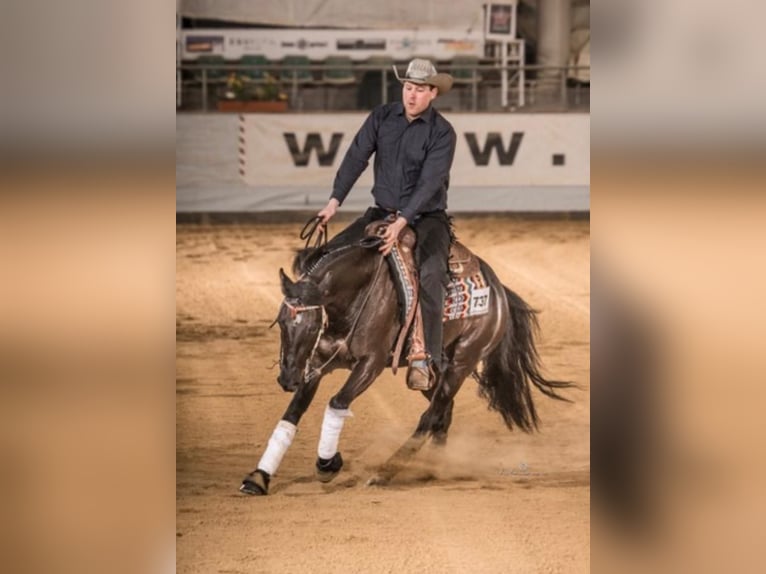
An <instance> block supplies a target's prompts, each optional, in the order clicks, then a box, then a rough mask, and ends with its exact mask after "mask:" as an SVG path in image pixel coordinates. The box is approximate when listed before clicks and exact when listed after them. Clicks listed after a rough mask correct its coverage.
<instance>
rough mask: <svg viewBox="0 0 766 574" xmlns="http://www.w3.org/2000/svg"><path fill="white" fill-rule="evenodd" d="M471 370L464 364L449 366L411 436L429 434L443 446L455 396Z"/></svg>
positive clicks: (450, 420)
mask: <svg viewBox="0 0 766 574" xmlns="http://www.w3.org/2000/svg"><path fill="white" fill-rule="evenodd" d="M472 370H473V366H472V365H470V366H469V365H466V364H465V363H457V364H455V363H453V364H452V365H450V367H449V368H448V369H447V370H446V371H445V372H444V374H443V376H442V380H441V381H439V384H438V385H437V386H436V387H435V388H434V390H433V394H432V396H431V397H430V399H431V402H430V404H429V405H428V408H427V409H426V411H425V412H424V413H423V414H422V416H421V417H420V422H419V423H418V427H417V429H415V434H414V435H413V436H418V435H424V436H427V435H428V434H431V435H432V436H433V439H434V442H436V443H437V444H444V443H445V442H446V441H447V432H448V431H449V427H450V425H451V424H452V408H453V406H454V404H455V395H457V392H458V391H459V390H460V387H461V386H462V385H463V381H464V380H465V378H466V377H467V376H468V374H469V373H470V372H471V371H472Z"/></svg>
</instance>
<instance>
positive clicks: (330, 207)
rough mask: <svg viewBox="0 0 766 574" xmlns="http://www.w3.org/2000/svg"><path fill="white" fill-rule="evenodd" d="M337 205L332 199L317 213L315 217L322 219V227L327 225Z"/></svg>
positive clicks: (335, 200) (336, 201)
mask: <svg viewBox="0 0 766 574" xmlns="http://www.w3.org/2000/svg"><path fill="white" fill-rule="evenodd" d="M339 205H340V203H338V200H337V199H335V198H334V197H333V198H331V199H330V201H328V202H327V205H325V206H324V208H323V209H322V211H320V212H319V213H317V216H318V217H321V218H322V225H327V222H328V221H330V220H331V219H332V218H333V216H334V215H335V212H336V211H338V206H339Z"/></svg>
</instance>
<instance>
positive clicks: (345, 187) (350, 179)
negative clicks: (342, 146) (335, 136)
mask: <svg viewBox="0 0 766 574" xmlns="http://www.w3.org/2000/svg"><path fill="white" fill-rule="evenodd" d="M379 113H380V108H378V109H375V110H373V112H372V113H370V115H369V116H367V119H366V120H365V122H364V124H362V127H361V128H359V131H358V132H357V134H356V136H355V137H354V141H352V142H351V146H350V147H349V148H348V151H347V152H346V155H345V156H344V158H343V162H342V163H341V164H340V168H338V173H337V174H336V175H335V182H334V183H333V186H332V195H330V198H333V197H334V198H335V199H337V200H338V203H339V204H342V203H343V200H344V199H346V196H347V195H348V192H349V191H351V188H352V187H354V184H355V183H356V180H357V179H359V176H360V175H362V172H363V171H364V170H365V169H366V168H367V165H368V164H369V160H370V156H371V155H372V153H373V152H374V151H375V146H376V140H377V132H378V125H379V123H380V122H379V121H378V115H379Z"/></svg>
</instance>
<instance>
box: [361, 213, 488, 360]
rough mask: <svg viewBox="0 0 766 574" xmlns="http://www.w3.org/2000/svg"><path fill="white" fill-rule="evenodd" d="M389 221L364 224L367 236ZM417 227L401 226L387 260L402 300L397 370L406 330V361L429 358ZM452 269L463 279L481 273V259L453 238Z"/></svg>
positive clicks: (381, 229)
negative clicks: (421, 305)
mask: <svg viewBox="0 0 766 574" xmlns="http://www.w3.org/2000/svg"><path fill="white" fill-rule="evenodd" d="M389 223H390V222H389V221H387V220H385V219H384V220H380V221H373V222H372V223H370V224H369V225H367V227H366V228H365V237H380V236H381V235H383V234H384V233H385V230H386V228H387V227H388V224H389ZM415 242H416V235H415V230H414V229H412V227H410V226H409V225H408V226H406V227H405V228H404V229H402V231H401V233H400V234H399V239H398V241H397V243H396V244H395V245H394V248H393V249H392V250H391V253H390V254H389V257H388V258H387V259H388V264H389V268H390V270H391V274H392V276H393V279H394V283H395V284H396V289H397V292H398V294H399V301H400V303H401V306H400V309H401V317H400V319H401V322H402V328H401V331H400V332H399V335H398V337H397V342H396V345H395V347H394V351H393V360H392V366H391V368H392V370H393V372H394V374H396V370H397V368H398V366H399V359H400V357H401V353H402V350H403V348H404V342H405V340H406V338H407V334H408V333H410V331H411V335H410V344H409V353H408V354H407V361H408V362H412V361H414V360H419V359H426V358H427V357H428V355H427V353H426V348H425V336H424V334H423V321H422V318H421V313H420V304H419V303H418V293H419V286H420V284H419V281H418V269H417V265H416V263H415V253H414V248H415ZM449 272H450V275H451V276H452V278H455V279H461V278H466V277H473V276H475V275H477V274H478V273H481V268H480V265H479V259H478V258H477V257H476V255H474V254H473V253H472V252H471V251H470V250H469V249H468V248H467V247H466V246H465V245H463V244H462V243H460V242H459V241H454V242H453V243H452V245H451V246H450V254H449Z"/></svg>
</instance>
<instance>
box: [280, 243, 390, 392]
mask: <svg viewBox="0 0 766 574" xmlns="http://www.w3.org/2000/svg"><path fill="white" fill-rule="evenodd" d="M383 259H384V258H383V257H381V258H380V261H379V262H378V266H377V268H376V269H375V276H374V277H373V280H372V283H371V284H370V288H369V289H367V293H366V294H365V296H364V300H363V301H362V304H361V305H360V306H359V311H357V313H356V316H355V317H354V322H353V323H352V324H351V328H350V329H349V330H348V333H347V334H346V336H345V337H344V338H343V341H341V343H340V344H339V345H338V346H337V348H336V349H335V351H334V352H333V354H332V355H330V358H329V359H327V360H326V361H325V362H324V363H322V364H321V365H320V366H319V367H317V368H315V369H311V362H312V361H313V359H314V355H315V354H316V351H317V349H318V348H319V341H320V340H321V339H322V335H324V332H325V329H327V325H328V324H329V317H328V315H327V309H325V306H324V305H293V304H291V303H290V302H289V301H288V300H287V298H285V299H284V300H283V301H282V304H283V305H284V306H285V307H287V309H288V310H289V312H290V318H291V319H295V318H296V317H298V315H300V314H301V313H304V312H306V311H315V310H317V309H319V310H321V311H322V323H321V326H320V327H319V331H318V332H317V338H316V340H315V341H314V346H313V347H312V349H311V353H309V356H308V359H306V365H305V367H304V368H303V378H304V380H306V381H309V380H312V379H314V378H317V377H319V376H321V374H322V371H324V369H325V367H327V365H329V364H330V362H332V360H333V359H335V357H336V356H338V353H339V352H340V350H341V349H342V348H344V347H347V345H348V341H349V340H350V339H351V335H353V333H354V329H356V326H357V324H358V323H359V319H360V317H361V316H362V312H363V311H364V308H365V307H366V306H367V301H369V299H370V295H372V292H373V290H374V288H375V285H376V284H377V282H378V277H379V275H380V269H381V267H382V266H383ZM278 319H279V318H278V317H277V319H275V320H274V323H276V322H277V321H278ZM274 323H272V325H274ZM282 352H283V350H282V349H281V348H280V362H281V359H282V357H281V353H282Z"/></svg>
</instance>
